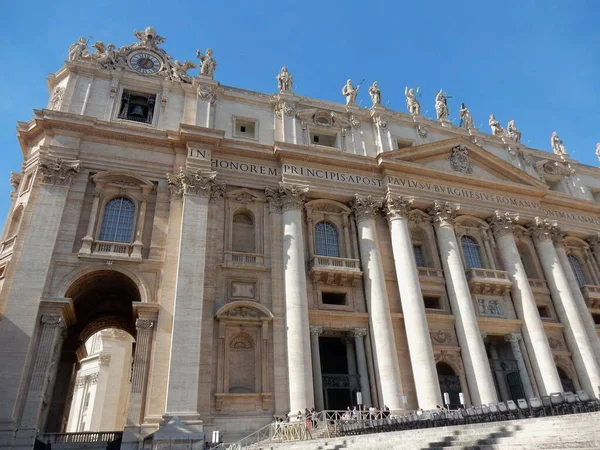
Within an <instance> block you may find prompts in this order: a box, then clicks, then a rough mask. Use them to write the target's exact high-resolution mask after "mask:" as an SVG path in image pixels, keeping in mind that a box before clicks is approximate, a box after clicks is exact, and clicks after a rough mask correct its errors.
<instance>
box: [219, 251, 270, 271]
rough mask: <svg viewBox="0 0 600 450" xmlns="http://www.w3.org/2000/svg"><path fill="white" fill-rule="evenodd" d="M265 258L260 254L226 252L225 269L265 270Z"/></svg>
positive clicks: (224, 256)
mask: <svg viewBox="0 0 600 450" xmlns="http://www.w3.org/2000/svg"><path fill="white" fill-rule="evenodd" d="M264 263H265V257H264V255H261V254H259V253H243V252H224V253H223V267H238V268H239V267H245V268H259V269H264Z"/></svg>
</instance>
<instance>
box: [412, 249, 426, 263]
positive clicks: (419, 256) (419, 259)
mask: <svg viewBox="0 0 600 450" xmlns="http://www.w3.org/2000/svg"><path fill="white" fill-rule="evenodd" d="M413 251H414V253H415V264H416V265H417V267H426V266H425V259H423V247H422V246H420V245H413Z"/></svg>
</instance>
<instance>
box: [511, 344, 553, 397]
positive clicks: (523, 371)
mask: <svg viewBox="0 0 600 450" xmlns="http://www.w3.org/2000/svg"><path fill="white" fill-rule="evenodd" d="M522 338H523V337H522V336H521V335H520V334H519V333H510V334H507V335H506V336H504V339H505V340H506V341H507V342H510V348H511V349H512V352H513V355H514V357H515V359H516V360H517V367H518V368H519V376H520V377H521V384H523V390H524V391H525V397H527V398H531V397H535V394H534V393H533V387H532V386H531V381H530V380H529V375H528V373H527V366H526V365H525V359H524V358H523V354H522V353H521V347H519V341H520V340H521V339H522ZM555 392H556V391H555Z"/></svg>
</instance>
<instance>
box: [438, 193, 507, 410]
mask: <svg viewBox="0 0 600 450" xmlns="http://www.w3.org/2000/svg"><path fill="white" fill-rule="evenodd" d="M458 210H459V207H458V205H453V204H450V203H446V202H435V204H434V205H433V207H432V208H430V210H429V213H430V215H431V216H432V217H433V220H434V224H435V230H436V235H437V240H438V246H439V251H440V257H441V259H442V265H443V267H444V276H445V277H446V286H447V288H448V297H449V298H450V304H451V306H452V313H453V314H454V315H455V317H456V335H457V337H458V343H459V344H460V348H461V354H462V358H463V363H464V366H465V372H466V375H467V381H468V383H469V391H470V394H471V400H472V402H473V403H474V404H475V405H483V404H487V403H495V402H496V401H497V400H498V399H497V396H496V388H495V387H494V381H493V379H492V372H491V370H490V366H489V363H488V358H487V354H486V352H485V347H484V345H483V342H482V340H481V335H480V332H479V327H478V325H477V316H476V315H475V308H474V306H473V300H472V298H471V292H470V289H469V284H468V282H467V278H466V276H465V269H464V266H463V262H462V259H461V257H460V250H459V247H458V245H459V244H458V241H457V239H456V235H455V234H454V225H453V224H454V218H455V216H456V214H457V213H458Z"/></svg>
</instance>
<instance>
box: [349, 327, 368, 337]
mask: <svg viewBox="0 0 600 450" xmlns="http://www.w3.org/2000/svg"><path fill="white" fill-rule="evenodd" d="M366 335H367V329H366V328H353V329H352V336H354V337H360V338H364V337H365V336H366Z"/></svg>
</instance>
